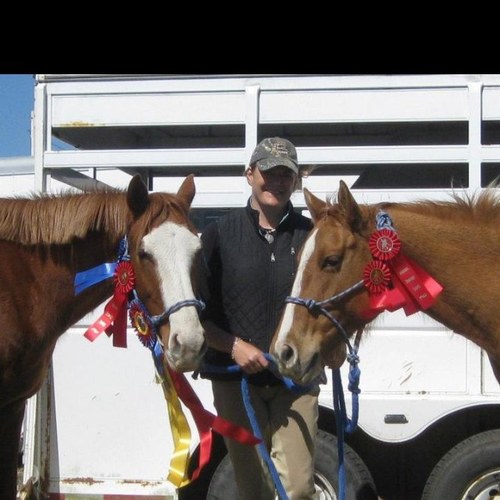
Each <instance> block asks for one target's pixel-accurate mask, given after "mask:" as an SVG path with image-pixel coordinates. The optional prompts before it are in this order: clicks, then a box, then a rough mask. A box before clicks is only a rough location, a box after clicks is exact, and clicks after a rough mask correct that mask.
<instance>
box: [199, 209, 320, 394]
mask: <svg viewBox="0 0 500 500" xmlns="http://www.w3.org/2000/svg"><path fill="white" fill-rule="evenodd" d="M311 228H312V222H311V220H310V219H308V218H307V217H304V216H302V215H300V214H297V213H296V212H295V211H294V210H293V207H292V205H291V204H290V207H289V215H288V217H287V218H286V219H285V220H284V221H282V223H281V224H280V225H279V226H278V228H277V229H276V232H275V233H274V241H273V242H272V243H268V241H267V240H266V239H265V238H264V236H262V235H261V234H260V232H259V225H258V212H257V211H256V210H253V209H252V208H251V207H250V203H248V204H247V206H246V207H244V208H238V209H234V210H232V211H231V212H229V213H228V214H226V215H225V216H223V217H222V218H220V219H219V221H218V222H216V223H213V224H212V225H210V226H208V227H207V228H206V229H205V231H204V232H203V234H202V242H203V249H204V254H205V258H206V263H207V266H208V281H207V283H208V289H209V293H210V296H209V297H207V298H206V302H207V308H206V310H205V312H204V314H203V318H204V319H210V320H212V321H213V322H214V323H215V324H217V325H218V326H219V327H221V328H223V329H225V330H227V331H228V332H230V333H232V334H233V335H236V336H237V337H241V338H242V339H244V340H246V341H248V342H251V343H253V344H254V345H256V346H257V347H259V348H260V349H261V350H263V351H264V352H266V353H267V352H269V348H270V345H271V340H272V337H273V335H274V331H275V329H276V327H277V326H278V321H279V319H280V316H281V313H282V311H283V307H284V300H285V297H287V296H288V295H289V294H290V291H291V288H292V284H293V280H294V278H295V272H296V268H297V253H298V251H299V249H300V247H301V246H302V244H303V243H304V240H305V238H306V237H307V234H308V232H309V231H310V230H311ZM206 362H207V363H208V364H217V365H220V364H223V365H230V364H234V361H232V360H231V359H230V356H229V355H228V354H226V353H221V352H218V351H215V350H213V349H209V351H208V353H207V356H206ZM202 374H203V375H204V376H206V377H207V378H236V377H234V376H233V377H226V376H224V377H219V376H212V375H211V374H210V373H207V372H202ZM269 375H270V373H269V372H268V371H266V372H263V373H260V374H257V375H254V376H252V377H250V378H249V381H251V382H254V383H263V384H266V383H270V382H273V381H275V380H276V379H275V378H274V377H271V379H272V380H271V381H270V380H269ZM259 381H260V382H259Z"/></svg>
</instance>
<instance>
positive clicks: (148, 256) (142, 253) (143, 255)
mask: <svg viewBox="0 0 500 500" xmlns="http://www.w3.org/2000/svg"><path fill="white" fill-rule="evenodd" d="M137 257H139V259H141V260H146V259H147V260H151V254H150V253H148V252H146V250H144V249H143V248H141V249H139V251H138V252H137Z"/></svg>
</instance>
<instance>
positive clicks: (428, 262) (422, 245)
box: [271, 181, 500, 383]
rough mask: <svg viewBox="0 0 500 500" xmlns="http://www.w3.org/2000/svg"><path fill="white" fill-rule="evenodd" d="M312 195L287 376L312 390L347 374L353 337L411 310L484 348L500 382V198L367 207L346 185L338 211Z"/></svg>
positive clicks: (281, 333) (280, 355)
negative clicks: (331, 374)
mask: <svg viewBox="0 0 500 500" xmlns="http://www.w3.org/2000/svg"><path fill="white" fill-rule="evenodd" d="M304 196H305V201H306V205H307V207H308V209H309V211H310V213H311V217H312V219H313V222H314V228H313V230H312V232H311V234H310V235H309V237H308V239H307V240H306V242H305V243H304V246H303V248H302V250H301V252H300V255H299V265H298V271H297V274H296V277H295V281H294V285H293V288H292V292H291V297H290V298H289V299H290V300H289V303H287V304H286V307H285V309H284V312H283V315H282V318H281V322H280V324H279V326H278V328H277V330H276V332H275V335H274V339H273V343H272V346H271V352H272V353H273V355H274V356H275V358H276V359H277V361H278V364H279V369H280V371H281V373H282V374H283V375H284V376H288V377H290V378H292V379H294V380H296V381H297V382H300V383H307V382H309V381H311V380H312V379H314V378H315V377H316V376H318V374H319V373H320V371H321V370H322V368H323V366H328V367H330V368H333V369H336V368H338V367H339V366H340V365H342V363H343V362H344V360H345V357H346V345H347V344H346V339H345V338H344V337H351V336H352V335H353V334H354V332H356V331H361V330H362V329H363V327H364V326H365V325H366V324H368V323H369V322H370V321H371V320H372V319H374V318H375V317H376V316H377V315H378V314H379V313H381V312H382V311H384V310H389V311H390V310H395V309H397V308H399V307H403V308H404V310H405V312H406V313H407V314H411V313H413V312H416V311H418V310H421V311H423V312H425V313H426V314H428V315H429V316H430V317H432V318H433V319H435V320H437V321H438V322H440V323H442V324H443V325H444V326H446V327H447V328H449V329H451V330H453V331H454V332H456V333H458V334H461V335H463V336H464V337H466V338H468V339H469V340H471V341H473V342H475V343H476V344H477V345H479V346H480V347H481V348H483V349H484V350H485V351H486V353H487V354H488V356H489V358H490V361H491V365H492V368H493V371H494V373H495V376H496V378H497V380H498V381H500V308H499V307H498V304H500V286H499V284H498V276H499V275H500V260H499V259H498V255H500V232H499V230H498V228H499V227H500V197H499V193H498V190H497V189H494V188H489V189H485V190H484V191H483V192H482V193H481V194H479V195H477V196H470V197H463V198H461V197H459V196H454V199H453V200H449V201H442V202H435V201H425V200H424V201H419V202H413V203H379V204H373V205H361V204H358V203H357V202H356V201H355V199H354V197H353V196H352V194H351V192H350V191H349V189H348V188H347V186H346V184H345V183H344V182H343V181H341V182H340V188H339V192H338V198H337V203H333V204H332V203H330V202H324V201H322V200H320V199H319V198H317V197H316V196H314V195H313V194H312V193H311V192H309V191H308V190H307V189H304ZM386 251H387V252H386ZM405 273H406V274H405ZM318 303H321V304H320V305H321V307H322V308H324V310H325V311H326V312H327V313H328V314H324V313H322V312H321V307H318ZM328 315H331V316H332V319H333V321H332V319H330V318H328Z"/></svg>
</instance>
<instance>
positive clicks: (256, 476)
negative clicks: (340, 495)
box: [212, 381, 319, 500]
mask: <svg viewBox="0 0 500 500" xmlns="http://www.w3.org/2000/svg"><path fill="white" fill-rule="evenodd" d="M248 387H249V391H250V400H251V403H252V407H253V409H254V412H255V416H256V418H257V421H258V425H259V428H260V431H261V434H262V436H263V437H264V440H265V442H266V444H267V447H268V449H270V455H271V458H272V460H273V463H274V465H275V467H276V470H277V471H278V473H279V476H280V480H281V483H282V484H283V487H284V489H285V491H286V492H287V495H288V498H289V500H311V499H313V498H314V496H315V495H314V478H313V474H314V439H315V436H316V432H317V421H318V394H319V388H315V389H314V390H313V391H311V392H309V393H306V394H302V395H297V394H295V393H294V392H292V391H290V390H289V389H287V388H286V386H285V385H277V386H274V387H258V386H254V385H251V384H248ZM212 389H213V393H214V403H215V407H216V409H217V413H218V415H220V416H221V417H223V418H225V419H226V420H229V421H231V422H233V423H235V424H237V425H240V426H242V427H245V428H247V429H248V430H250V431H252V427H251V424H250V421H249V419H248V416H247V412H246V409H245V405H244V403H243V399H242V395H241V383H240V382H239V381H229V382H225V381H224V382H222V381H213V382H212ZM225 443H226V447H227V449H228V452H229V456H230V458H231V462H232V464H233V466H234V470H235V475H236V482H237V485H238V491H239V494H240V500H274V499H275V498H276V493H275V488H274V483H273V480H272V477H271V475H270V473H269V470H268V467H267V464H266V463H265V462H264V461H263V460H262V459H261V456H260V452H259V450H258V447H257V446H255V447H253V446H248V445H243V444H240V443H238V442H236V441H234V440H232V439H229V438H225ZM231 500H232V499H231Z"/></svg>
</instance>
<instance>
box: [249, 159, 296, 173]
mask: <svg viewBox="0 0 500 500" xmlns="http://www.w3.org/2000/svg"><path fill="white" fill-rule="evenodd" d="M256 163H257V166H258V167H259V170H262V172H265V171H266V170H269V169H271V168H274V167H279V166H283V167H288V168H289V169H290V170H292V171H293V172H295V173H296V174H297V175H298V173H299V167H298V165H297V164H296V163H294V162H293V161H292V160H290V159H288V158H265V159H263V160H259V161H258V162H256Z"/></svg>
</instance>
